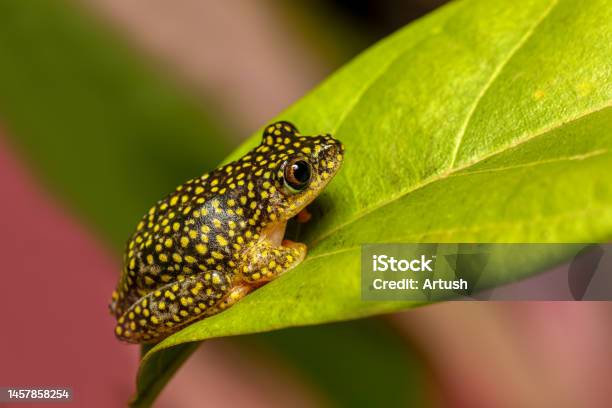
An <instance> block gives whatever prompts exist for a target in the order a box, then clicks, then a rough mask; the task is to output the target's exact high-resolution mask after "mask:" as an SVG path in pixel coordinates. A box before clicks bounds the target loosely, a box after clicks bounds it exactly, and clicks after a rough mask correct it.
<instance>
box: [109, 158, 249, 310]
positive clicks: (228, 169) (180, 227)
mask: <svg viewBox="0 0 612 408" xmlns="http://www.w3.org/2000/svg"><path fill="white" fill-rule="evenodd" d="M247 158H248V157H247ZM244 164H245V161H244V158H243V160H241V161H239V162H232V163H230V164H228V165H225V166H223V167H221V168H219V169H216V170H214V171H212V172H211V173H208V174H205V175H203V176H202V177H199V178H195V179H192V180H189V181H188V182H186V183H185V184H183V185H181V186H179V187H178V188H177V189H176V190H175V191H174V192H172V193H171V194H169V195H168V196H166V197H165V198H164V199H162V200H160V201H159V202H158V203H157V204H156V205H155V206H154V207H152V208H151V209H150V210H149V212H148V213H147V214H145V216H144V217H143V218H142V220H141V221H140V223H139V224H138V226H137V227H136V231H135V232H134V234H133V235H132V237H131V238H130V240H129V241H128V243H127V248H126V252H125V259H124V269H123V273H122V277H121V281H120V284H119V287H118V289H117V291H116V293H114V294H113V302H112V303H111V311H112V312H113V314H115V315H116V316H119V315H121V314H122V313H123V312H124V311H125V310H126V309H127V308H129V306H130V305H131V304H132V303H134V302H135V301H136V300H138V299H139V298H140V297H142V296H145V295H146V294H147V293H149V292H151V291H153V290H155V289H157V288H159V287H161V286H163V285H166V284H168V283H169V282H172V281H177V280H178V281H180V280H182V279H184V278H185V277H186V276H189V275H191V274H194V273H198V272H201V271H205V270H219V271H221V270H224V271H226V272H230V273H232V272H236V271H235V269H234V268H235V266H236V263H235V262H234V260H233V257H237V254H238V253H239V250H241V249H243V248H244V247H246V245H248V243H249V241H250V240H252V239H253V238H255V237H256V233H257V232H256V231H250V230H248V229H249V223H248V220H249V219H253V218H254V217H256V214H257V215H258V214H259V213H260V212H261V211H260V210H259V208H256V206H254V205H249V204H250V202H254V200H253V199H254V198H255V197H254V196H253V193H252V192H251V190H252V188H251V189H250V190H248V191H249V192H248V193H241V191H243V187H247V186H248V185H249V183H251V181H250V177H249V174H248V171H244V170H247V169H248V165H247V169H244V168H243V166H244ZM236 170H238V173H237V172H236ZM244 190H247V189H246V188H244ZM251 224H252V222H251ZM245 230H248V231H246V233H245Z"/></svg>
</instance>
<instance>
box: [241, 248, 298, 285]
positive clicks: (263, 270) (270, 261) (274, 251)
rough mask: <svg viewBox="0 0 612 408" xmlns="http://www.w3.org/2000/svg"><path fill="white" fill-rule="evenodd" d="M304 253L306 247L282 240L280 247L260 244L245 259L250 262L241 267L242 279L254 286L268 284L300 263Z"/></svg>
mask: <svg viewBox="0 0 612 408" xmlns="http://www.w3.org/2000/svg"><path fill="white" fill-rule="evenodd" d="M306 252H307V249H306V245H304V244H302V243H299V242H293V241H289V240H283V241H282V244H281V245H280V246H273V245H272V244H271V243H270V242H262V243H260V244H258V245H257V246H255V247H254V248H253V250H252V252H251V256H249V257H247V259H250V262H249V263H248V264H247V265H245V266H243V267H242V279H243V280H244V281H246V282H247V283H249V284H252V285H255V286H258V285H259V284H263V283H266V282H269V281H271V280H272V279H274V278H276V277H277V276H279V275H281V274H282V273H284V272H286V271H288V270H290V269H292V268H294V267H295V266H296V265H298V264H299V263H300V262H302V261H303V260H304V258H305V257H306Z"/></svg>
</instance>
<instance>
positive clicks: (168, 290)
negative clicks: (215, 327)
mask: <svg viewBox="0 0 612 408" xmlns="http://www.w3.org/2000/svg"><path fill="white" fill-rule="evenodd" d="M231 285H232V281H231V277H230V275H228V274H226V273H223V272H219V271H215V270H213V271H206V272H201V273H198V274H196V275H193V276H190V277H187V278H185V279H182V280H180V281H175V282H170V283H168V284H167V285H164V286H161V287H159V288H158V289H156V290H153V291H151V292H150V293H148V294H147V295H145V296H143V297H141V298H140V299H138V301H136V302H134V304H132V306H130V308H129V309H128V310H127V311H126V312H125V313H124V314H123V315H122V316H121V317H120V318H119V319H118V320H117V325H116V326H115V334H116V335H117V337H118V338H119V339H121V340H124V341H128V342H130V343H143V342H144V343H146V342H152V341H158V340H161V339H162V338H164V337H166V336H168V335H170V334H172V333H174V332H175V331H178V330H179V329H180V328H181V327H183V326H185V325H187V324H189V323H193V322H194V321H196V320H199V319H201V318H203V317H205V316H210V315H212V314H214V313H217V311H218V304H220V303H221V302H223V300H224V299H225V298H226V297H227V296H228V295H229V294H231V293H232V291H233V290H234V288H232V287H231Z"/></svg>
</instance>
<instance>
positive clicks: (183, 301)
mask: <svg viewBox="0 0 612 408" xmlns="http://www.w3.org/2000/svg"><path fill="white" fill-rule="evenodd" d="M343 157H344V145H343V144H342V143H341V142H340V141H339V140H337V139H335V138H334V137H332V136H331V135H330V134H320V135H317V136H304V135H302V134H300V132H299V131H298V129H297V127H296V126H295V125H293V124H292V123H291V122H288V121H278V122H275V123H272V124H270V125H269V126H266V127H265V128H264V130H263V133H262V138H261V142H260V143H259V145H257V146H256V147H254V148H253V149H251V150H249V151H248V152H247V153H246V154H244V155H243V156H242V157H241V158H239V159H237V160H235V161H232V162H229V163H227V164H225V165H223V166H221V167H219V168H217V169H215V170H213V171H211V172H208V173H205V174H204V175H202V176H200V177H196V178H193V179H191V180H189V181H187V182H186V183H184V184H182V185H180V186H178V187H177V188H176V189H175V190H174V191H173V192H172V193H170V194H168V195H167V196H166V197H165V198H163V199H161V200H159V201H158V202H157V203H156V204H155V205H154V206H153V207H151V208H150V210H149V211H148V212H147V213H146V214H145V215H144V216H143V217H142V219H141V220H140V222H139V223H138V225H137V226H136V229H135V231H134V233H133V234H132V235H131V237H130V239H129V240H128V242H127V245H126V249H125V252H124V259H123V269H122V273H121V277H120V279H119V281H118V284H117V287H116V290H115V291H114V292H113V294H112V299H111V302H110V311H111V314H112V315H113V316H114V317H115V318H116V321H117V323H116V325H115V335H116V337H117V338H118V339H119V340H121V341H125V342H128V343H140V344H146V343H157V342H159V341H161V340H162V339H164V338H166V337H168V336H169V335H171V334H173V333H175V332H177V331H179V330H181V329H182V328H184V327H186V326H188V325H191V324H193V323H195V322H197V321H199V320H202V319H204V318H207V317H210V316H213V315H216V314H218V313H220V312H222V311H224V310H226V309H228V308H229V307H231V306H233V305H234V304H236V303H237V302H238V301H240V300H241V299H243V298H244V297H245V296H246V295H247V294H249V293H251V292H252V291H254V290H256V289H258V288H259V287H261V286H263V285H265V284H266V283H268V282H270V281H272V280H274V279H275V278H277V277H278V276H280V275H282V274H283V273H285V272H287V271H289V270H291V269H293V268H295V267H296V266H297V265H299V264H300V263H301V262H302V261H303V260H304V258H305V257H306V253H307V246H306V245H305V244H304V243H300V242H294V241H291V240H288V239H284V235H285V229H286V226H287V222H288V221H289V220H290V219H292V218H296V219H301V220H307V219H308V218H309V217H308V216H305V217H304V216H303V215H304V214H308V213H307V211H308V210H307V209H306V207H307V206H308V205H309V204H310V203H311V202H312V201H313V200H314V199H315V198H316V197H318V196H319V195H320V194H321V192H322V191H323V190H324V189H325V187H326V186H327V184H328V183H329V182H330V181H331V180H332V179H333V178H334V176H335V175H336V174H337V172H338V171H339V169H340V167H341V165H342V162H343Z"/></svg>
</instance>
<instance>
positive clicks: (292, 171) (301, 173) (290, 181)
mask: <svg viewBox="0 0 612 408" xmlns="http://www.w3.org/2000/svg"><path fill="white" fill-rule="evenodd" d="M311 174H312V171H311V169H310V164H309V163H308V162H307V161H306V160H304V159H302V158H297V159H293V160H290V161H288V162H286V163H285V168H284V170H283V175H284V180H285V181H284V183H285V188H286V189H287V190H289V192H290V193H293V194H295V193H299V192H300V191H302V190H303V189H305V188H306V186H307V185H308V182H309V181H310V176H311Z"/></svg>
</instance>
